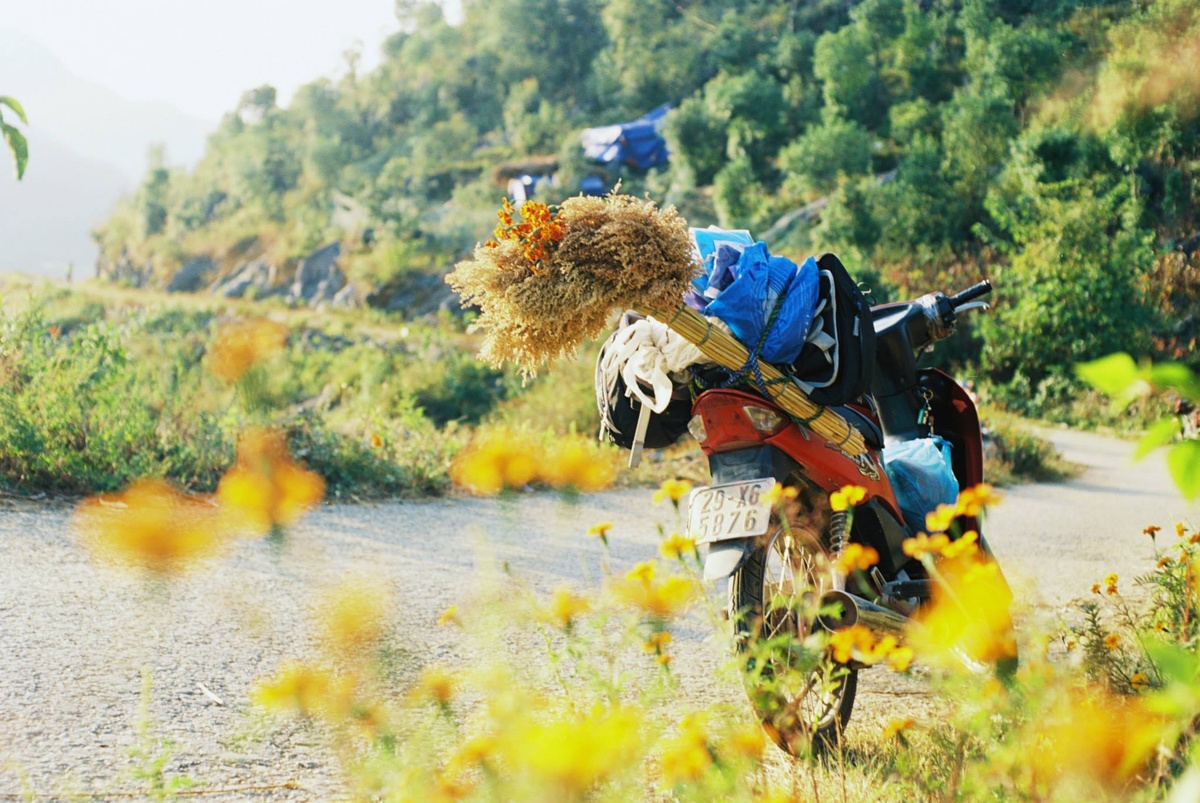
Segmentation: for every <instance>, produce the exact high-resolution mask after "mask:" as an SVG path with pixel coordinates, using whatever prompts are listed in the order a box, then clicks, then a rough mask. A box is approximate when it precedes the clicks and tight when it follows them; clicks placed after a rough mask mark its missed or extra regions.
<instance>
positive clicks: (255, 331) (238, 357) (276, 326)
mask: <svg viewBox="0 0 1200 803" xmlns="http://www.w3.org/2000/svg"><path fill="white" fill-rule="evenodd" d="M287 339H288V330H287V327H286V326H284V325H283V324H281V323H276V322H275V321H268V320H265V319H263V318H256V319H254V320H249V321H242V322H240V323H235V324H231V325H229V326H226V327H224V328H223V329H222V330H221V333H220V334H219V335H218V336H217V339H216V341H215V342H214V343H213V344H212V346H210V347H209V349H208V355H207V356H206V358H205V362H206V363H207V365H208V370H210V371H212V372H213V374H215V375H216V376H218V377H220V378H221V379H223V380H225V381H226V382H229V383H230V384H233V383H235V382H237V381H238V380H240V379H241V378H242V377H243V376H245V375H246V372H247V371H249V370H250V369H251V368H252V367H254V365H255V364H256V363H258V362H260V361H262V360H263V359H264V358H266V357H268V356H270V355H271V354H273V353H274V352H276V351H279V350H280V349H282V348H283V347H284V346H285V345H287Z"/></svg>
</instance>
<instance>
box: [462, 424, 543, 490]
mask: <svg viewBox="0 0 1200 803" xmlns="http://www.w3.org/2000/svg"><path fill="white" fill-rule="evenodd" d="M544 451H545V450H544V449H543V447H542V444H541V443H540V442H538V441H537V440H536V439H534V438H532V437H530V436H529V435H528V434H526V433H523V432H518V431H516V430H512V429H507V428H498V429H491V430H484V431H482V432H481V433H479V434H477V435H476V437H475V439H474V440H473V441H472V443H471V445H470V446H468V447H467V448H466V449H464V450H463V451H462V453H460V454H459V456H458V457H457V458H455V460H454V462H453V463H452V464H451V466H450V477H451V479H453V480H454V482H455V483H457V484H458V485H460V486H462V487H464V488H467V489H468V490H470V491H472V492H474V493H477V494H484V495H490V494H496V493H499V492H500V491H502V490H503V489H505V488H523V487H524V486H526V485H528V484H529V483H531V482H533V480H534V479H536V478H537V476H538V465H539V463H540V462H541V460H542V457H543V454H544Z"/></svg>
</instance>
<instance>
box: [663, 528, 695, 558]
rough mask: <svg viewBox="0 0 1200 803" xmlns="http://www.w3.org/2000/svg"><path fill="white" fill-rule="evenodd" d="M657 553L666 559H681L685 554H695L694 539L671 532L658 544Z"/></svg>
mask: <svg viewBox="0 0 1200 803" xmlns="http://www.w3.org/2000/svg"><path fill="white" fill-rule="evenodd" d="M658 553H659V554H660V555H662V556H663V557H664V558H666V559H667V560H683V558H684V556H685V555H691V556H693V557H695V556H696V554H697V553H696V539H694V538H688V537H687V536H685V535H679V534H678V533H672V534H671V535H669V536H667V538H666V539H664V540H663V542H662V543H661V544H659V545H658Z"/></svg>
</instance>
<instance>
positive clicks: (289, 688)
mask: <svg viewBox="0 0 1200 803" xmlns="http://www.w3.org/2000/svg"><path fill="white" fill-rule="evenodd" d="M250 697H251V699H252V700H253V701H254V703H255V704H257V705H259V706H262V707H263V708H266V709H268V710H271V711H276V712H281V713H299V714H303V715H304V716H307V717H321V718H324V719H326V720H328V721H330V722H341V721H342V720H344V719H345V718H346V717H347V716H349V715H350V713H351V712H352V710H353V708H354V679H353V678H350V677H339V676H337V675H335V674H334V673H333V672H332V671H330V670H329V669H328V668H326V667H324V666H319V665H309V664H301V663H288V664H285V665H284V666H282V667H280V669H279V670H278V671H277V672H276V673H275V676H274V677H272V678H270V679H269V680H262V681H259V682H258V683H257V684H256V685H255V687H254V689H253V690H252V691H251V694H250Z"/></svg>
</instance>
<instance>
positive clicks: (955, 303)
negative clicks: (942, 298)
mask: <svg viewBox="0 0 1200 803" xmlns="http://www.w3.org/2000/svg"><path fill="white" fill-rule="evenodd" d="M990 292H992V282H991V280H990V279H984V280H983V281H982V282H980V283H979V284H975V285H971V286H970V287H968V288H967V289H966V290H963V291H962V292H961V293H959V294H958V295H953V296H950V298H949V299H947V300H948V301H949V302H950V306H951V307H952V308H958V307H961V306H962V305H963V304H966V303H967V302H968V301H974V300H975V299H977V298H979V297H980V296H986V295H987V294H988V293H990Z"/></svg>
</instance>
